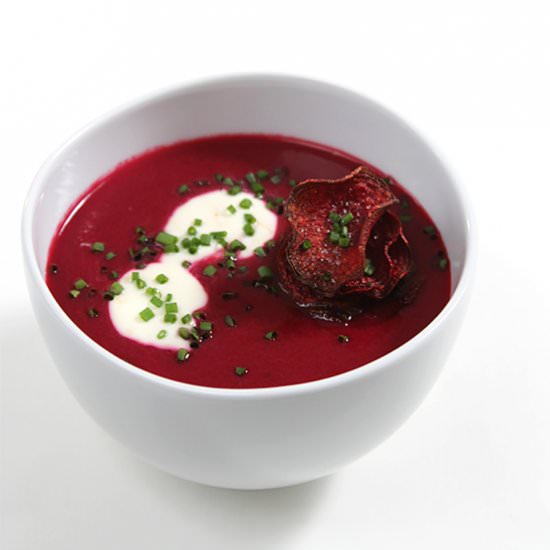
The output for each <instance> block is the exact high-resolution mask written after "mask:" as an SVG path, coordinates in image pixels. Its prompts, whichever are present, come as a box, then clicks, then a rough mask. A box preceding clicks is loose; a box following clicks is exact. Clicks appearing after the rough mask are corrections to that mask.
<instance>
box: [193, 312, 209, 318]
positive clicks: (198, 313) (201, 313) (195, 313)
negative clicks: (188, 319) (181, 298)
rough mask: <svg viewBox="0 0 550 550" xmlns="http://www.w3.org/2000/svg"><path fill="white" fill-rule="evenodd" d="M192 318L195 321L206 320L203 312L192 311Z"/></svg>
mask: <svg viewBox="0 0 550 550" xmlns="http://www.w3.org/2000/svg"><path fill="white" fill-rule="evenodd" d="M193 317H194V318H195V319H206V313H204V311H194V312H193Z"/></svg>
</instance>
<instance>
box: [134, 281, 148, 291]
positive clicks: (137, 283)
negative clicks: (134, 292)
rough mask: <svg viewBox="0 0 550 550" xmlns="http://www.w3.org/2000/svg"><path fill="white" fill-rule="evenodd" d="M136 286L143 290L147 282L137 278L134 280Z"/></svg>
mask: <svg viewBox="0 0 550 550" xmlns="http://www.w3.org/2000/svg"><path fill="white" fill-rule="evenodd" d="M136 286H137V287H138V288H139V289H140V290H143V289H144V288H145V287H146V286H147V283H146V282H145V281H144V280H143V279H139V280H137V281H136Z"/></svg>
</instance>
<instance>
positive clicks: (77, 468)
mask: <svg viewBox="0 0 550 550" xmlns="http://www.w3.org/2000/svg"><path fill="white" fill-rule="evenodd" d="M0 6H1V8H0V9H1V13H0V61H1V64H0V67H1V71H2V74H4V79H3V84H2V85H1V87H0V167H1V170H0V209H1V212H0V223H1V233H0V235H1V237H0V238H1V242H2V247H3V250H2V254H1V256H0V257H1V260H0V262H1V265H2V268H1V269H0V296H1V298H0V300H1V302H0V303H1V305H0V345H1V348H0V350H1V371H0V372H1V379H0V380H1V394H0V395H1V411H0V413H1V441H0V443H1V464H0V466H1V476H0V482H1V485H0V492H1V525H0V547H1V548H2V549H3V550H18V549H26V550H27V549H38V548H40V549H48V550H49V549H55V550H65V549H67V550H68V549H71V550H72V549H79V550H96V549H117V550H119V549H122V550H125V549H131V550H142V549H144V550H145V549H146V550H148V549H152V548H162V549H163V550H172V549H185V550H190V549H191V550H194V549H199V550H202V549H216V548H224V549H225V548H238V549H239V550H248V549H262V550H271V549H282V548H284V549H289V550H294V549H315V550H322V549H331V550H333V549H345V550H347V549H354V550H355V549H358V548H365V549H366V548H368V549H396V548H397V549H400V548H406V549H417V548H418V549H422V550H430V549H438V550H440V549H446V550H447V549H457V550H458V549H460V550H463V549H465V548H467V549H475V550H477V549H484V550H485V549H493V548H495V549H499V550H506V549H513V550H516V549H521V550H531V549H548V548H550V350H549V348H550V345H549V340H550V301H549V297H548V295H549V288H550V279H549V276H550V260H549V252H550V246H549V240H548V239H549V238H550V192H549V189H550V176H549V173H550V107H549V105H550V84H549V78H550V11H549V10H550V6H549V5H548V2H547V1H545V0H541V1H540V2H534V1H527V0H523V1H518V2H506V1H505V0H501V1H499V2H488V1H480V0H478V1H476V2H471V1H466V0H461V1H460V2H444V1H439V2H437V1H432V2H429V1H418V0H416V1H403V2H394V1H387V2H384V1H382V0H378V1H377V2H347V1H345V0H338V1H336V2H322V1H321V0H317V2H300V1H298V0H294V1H293V2H286V1H282V0H278V1H277V2H261V1H259V0H256V1H254V2H249V3H245V2H241V1H238V0H228V1H225V2H217V1H214V0H208V1H199V0H195V1H194V2H183V1H180V2H164V1H156V2H147V3H146V2H135V1H134V2H130V1H119V2H115V1H111V2H108V1H100V0H94V2H77V1H74V0H73V1H66V2H63V1H56V0H53V1H52V0H50V1H47V2H29V1H18V2H10V3H9V4H8V3H7V2H5V3H1V4H0ZM242 71H277V72H289V73H293V74H298V75H306V76H310V77H316V78H321V79H326V80H329V81H332V82H335V83H338V84H341V85H345V86H349V87H351V88H353V89H356V90H358V91H361V92H363V93H366V94H367V95H369V96H371V97H372V98H374V99H376V100H379V101H381V102H382V103H384V104H385V105H387V106H388V107H390V108H391V109H393V110H395V111H396V112H397V113H399V114H401V115H402V116H404V117H405V118H406V119H407V120H408V121H410V122H411V123H412V124H413V125H415V126H416V127H417V128H418V129H420V131H421V132H423V133H424V134H425V135H426V136H427V137H428V138H429V139H431V140H432V141H433V142H434V143H435V144H436V145H437V146H438V147H439V149H441V150H442V151H443V152H444V153H445V156H446V157H447V158H449V159H450V160H451V163H452V164H453V165H454V166H455V167H456V168H457V170H458V172H459V174H460V175H461V176H462V178H463V180H464V182H465V183H466V185H467V187H468V188H469V191H470V194H471V195H472V198H473V202H474V204H475V206H476V210H477V217H478V221H479V231H480V240H481V247H480V257H479V269H478V277H477V281H476V287H475V292H474V295H473V300H472V303H471V307H470V310H469V316H468V318H467V320H466V323H465V326H464V329H463V330H462V333H461V335H460V338H459V341H458V342H457V344H456V347H455V348H454V351H453V353H452V356H451V358H450V360H449V362H448V364H447V367H446V369H445V370H444V373H443V375H442V377H441V378H440V380H439V382H438V384H437V385H436V387H435V389H434V390H433V392H432V393H431V394H430V396H429V397H428V399H427V400H426V401H425V402H424V404H423V405H422V407H421V408H420V410H419V411H418V412H417V413H416V414H415V415H414V417H413V418H412V419H411V420H410V421H409V422H408V423H407V424H406V425H405V426H404V427H403V428H402V429H401V430H400V431H399V432H398V433H397V434H395V435H394V436H393V437H392V438H391V439H390V440H389V441H387V442H386V443H385V444H383V445H382V446H381V447H380V448H378V449H376V450H375V451H374V452H372V453H371V454H370V455H368V456H366V457H365V458H363V459H362V460H360V461H359V462H357V463H356V464H354V465H352V466H350V467H348V468H346V469H345V470H344V471H342V472H341V473H339V474H337V475H334V476H332V477H330V478H327V479H324V480H321V481H318V482H314V483H311V484H307V485H305V486H301V487H294V488H288V489H282V490H276V491H267V492H253V493H246V492H235V491H225V490H217V489H211V488H204V487H201V486H198V485H194V484H191V483H187V482H184V481H181V480H178V479H175V478H172V477H170V476H168V475H165V474H163V473H161V472H158V471H156V470H153V469H152V468H150V467H149V466H146V465H144V464H142V463H140V462H139V461H138V460H136V459H134V458H133V457H132V456H130V455H129V453H127V452H126V451H125V450H124V449H123V448H121V447H119V446H118V444H116V443H114V442H112V441H111V440H110V439H109V438H108V437H107V436H106V435H104V433H103V432H101V431H100V430H99V428H97V427H96V426H95V424H93V423H92V421H91V420H90V419H89V418H88V417H87V416H86V415H85V414H84V412H83V411H82V410H81V409H80V407H79V406H78V405H77V403H76V402H75V401H74V399H73V398H72V396H71V395H70V394H69V391H68V390H67V389H66V387H65V386H64V384H63V383H62V381H61V379H60V377H59V376H58V374H57V371H56V370H55V367H54V365H53V364H52V362H51V360H50V359H49V357H48V355H47V353H46V350H45V348H44V344H43V342H42V339H41V336H40V335H39V332H38V329H37V326H36V323H35V321H34V318H33V315H32V312H31V309H30V304H29V301H28V298H27V294H26V290H25V288H24V284H23V275H22V268H21V258H20V251H19V218H20V211H21V208H22V202H23V198H24V195H25V192H26V189H27V187H28V186H29V184H30V182H31V180H32V177H33V175H34V174H35V172H36V171H37V169H38V168H39V166H40V164H41V163H42V161H43V160H44V159H45V157H46V156H47V155H48V154H49V153H50V152H51V151H52V150H53V149H54V147H56V146H57V145H58V144H59V143H60V142H61V141H63V140H64V139H65V138H66V137H68V136H69V135H70V134H71V133H73V132H74V131H76V130H77V129H79V128H80V127H81V126H82V125H84V124H85V123H87V122H88V121H89V120H91V119H93V118H95V117H96V116H97V115H99V114H102V113H103V112H104V111H106V110H109V109H111V108H112V107H114V106H117V105H119V104H121V103H124V102H126V101H127V100H130V99H136V98H139V96H141V95H143V94H145V93H149V92H152V91H155V90H158V89H161V88H163V87H165V86H172V85H174V84H177V83H180V82H183V81H187V80H190V79H195V78H197V77H202V76H209V75H214V74H220V73H230V72H242ZM343 429H345V427H343Z"/></svg>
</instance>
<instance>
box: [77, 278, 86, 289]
mask: <svg viewBox="0 0 550 550" xmlns="http://www.w3.org/2000/svg"><path fill="white" fill-rule="evenodd" d="M87 286H88V283H87V282H86V281H85V280H84V279H78V280H77V281H75V282H74V287H75V288H76V289H77V290H82V289H84V288H86V287H87Z"/></svg>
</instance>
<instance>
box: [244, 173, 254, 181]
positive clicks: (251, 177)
mask: <svg viewBox="0 0 550 550" xmlns="http://www.w3.org/2000/svg"><path fill="white" fill-rule="evenodd" d="M245 178H246V180H247V181H248V183H254V182H255V181H256V175H255V174H254V172H248V174H246V176H245Z"/></svg>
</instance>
